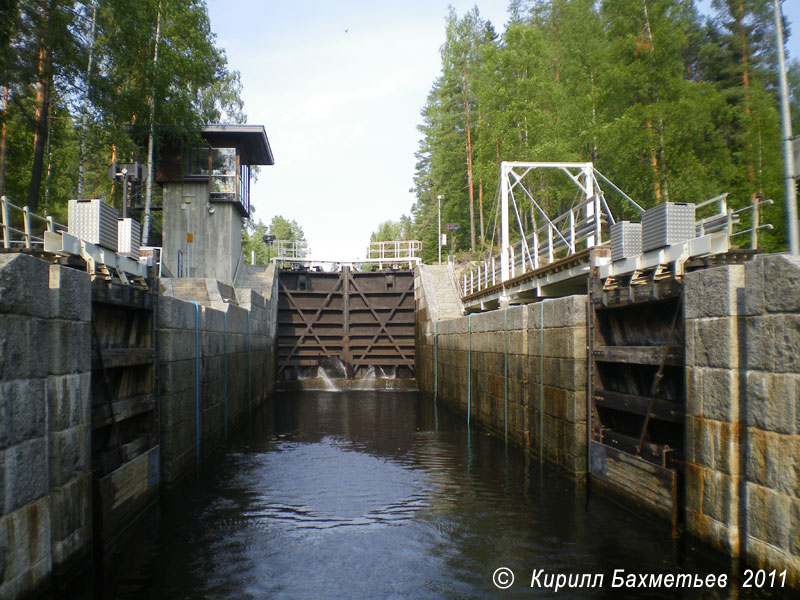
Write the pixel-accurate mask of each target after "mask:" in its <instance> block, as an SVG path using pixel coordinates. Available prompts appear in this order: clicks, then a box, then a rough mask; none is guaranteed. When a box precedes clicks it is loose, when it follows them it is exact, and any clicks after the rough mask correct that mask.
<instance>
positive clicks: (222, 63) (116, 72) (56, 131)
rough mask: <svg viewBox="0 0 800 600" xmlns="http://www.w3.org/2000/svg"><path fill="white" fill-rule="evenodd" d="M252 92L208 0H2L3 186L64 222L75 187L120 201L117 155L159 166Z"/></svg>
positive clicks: (81, 193)
mask: <svg viewBox="0 0 800 600" xmlns="http://www.w3.org/2000/svg"><path fill="white" fill-rule="evenodd" d="M240 91H241V84H240V81H239V75H238V73H237V72H236V71H232V70H230V69H229V68H228V66H227V60H226V57H225V52H224V51H223V50H222V49H220V48H218V47H217V46H216V45H215V38H214V34H213V33H212V32H211V28H210V25H209V19H208V13H207V9H206V4H205V2H204V1H203V0H139V1H138V2H128V1H123V0H84V1H64V0H2V2H0V95H2V112H0V127H2V130H1V131H0V194H6V195H7V196H8V197H9V198H10V199H11V200H12V201H13V202H14V203H16V204H18V205H22V204H26V205H27V206H29V207H30V208H31V209H32V210H33V211H34V212H38V213H40V214H52V215H54V216H55V217H56V218H57V220H59V221H61V222H66V214H65V213H66V203H67V200H68V199H70V198H98V197H107V198H108V199H110V200H111V201H113V202H115V204H116V205H117V206H118V207H119V206H120V197H121V185H120V184H119V183H116V184H114V183H113V182H112V181H111V180H110V179H109V178H108V177H107V175H106V173H107V170H108V166H109V164H110V163H112V162H114V161H118V162H140V163H142V164H143V165H147V166H148V167H151V165H152V164H153V162H154V161H153V158H155V161H156V163H157V160H158V158H157V155H158V149H159V148H160V147H162V146H163V145H164V144H165V143H170V144H173V145H175V144H180V145H184V144H189V143H192V141H193V140H194V139H195V138H194V137H193V136H195V135H197V133H196V132H197V131H199V128H200V126H202V125H203V124H206V123H212V122H213V123H219V122H236V123H241V122H244V121H245V115H244V114H243V113H242V107H243V105H242V101H241V98H240V95H239V94H240ZM147 170H148V171H150V173H149V175H150V176H149V177H148V179H147V182H145V183H143V184H141V185H138V186H136V189H135V190H134V191H135V193H136V198H135V199H134V204H136V205H137V206H138V208H139V211H141V210H142V209H143V207H144V206H146V205H149V204H150V201H151V197H152V195H154V194H156V195H157V194H158V187H159V186H157V185H152V180H153V177H152V175H153V173H152V168H148V169H147ZM157 226H158V222H157V220H156V222H155V223H154V227H157ZM143 235H144V234H143ZM143 241H144V240H143Z"/></svg>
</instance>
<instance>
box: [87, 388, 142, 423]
mask: <svg viewBox="0 0 800 600" xmlns="http://www.w3.org/2000/svg"><path fill="white" fill-rule="evenodd" d="M155 406H156V394H155V392H151V393H149V394H137V395H136V396H129V397H127V398H121V399H120V400H115V401H114V402H113V403H112V408H113V410H114V421H115V422H117V423H119V422H121V421H124V420H126V419H130V418H131V417H134V416H136V415H140V414H142V413H146V412H148V411H151V410H153V409H155ZM111 422H112V420H111V415H110V413H109V408H108V403H103V404H100V405H97V406H92V429H99V428H100V427H105V426H107V425H111Z"/></svg>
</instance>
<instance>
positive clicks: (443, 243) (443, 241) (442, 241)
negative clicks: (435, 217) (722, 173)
mask: <svg viewBox="0 0 800 600" xmlns="http://www.w3.org/2000/svg"><path fill="white" fill-rule="evenodd" d="M439 245H440V246H447V234H446V233H443V234H442V237H441V239H440V240H439Z"/></svg>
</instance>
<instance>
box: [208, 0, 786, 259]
mask: <svg viewBox="0 0 800 600" xmlns="http://www.w3.org/2000/svg"><path fill="white" fill-rule="evenodd" d="M475 4H477V5H478V7H479V9H480V12H481V15H482V16H483V17H484V18H488V19H489V20H491V21H492V23H493V24H494V26H495V29H496V30H497V31H498V33H501V32H502V30H503V28H504V25H505V22H506V7H507V5H508V0H479V1H478V2H475V1H474V0H473V1H466V0H461V1H457V0H450V1H447V0H405V1H403V2H397V1H396V0H395V1H392V2H389V1H386V0H340V1H338V2H315V1H308V0H306V2H288V1H286V0H281V1H274V0H269V1H264V0H260V1H256V0H208V9H209V16H210V19H211V29H212V31H214V32H215V33H216V34H217V42H218V45H219V46H220V47H222V48H224V49H225V51H226V52H227V55H228V64H229V66H230V68H231V69H236V70H238V71H239V72H240V73H241V77H242V83H243V86H244V90H243V93H242V97H243V99H244V103H245V108H244V110H245V113H246V114H247V116H248V123H251V124H258V125H264V127H265V128H266V131H267V137H268V138H269V141H270V145H271V147H272V152H273V154H274V156H275V165H274V166H272V167H263V168H262V171H261V174H260V176H259V179H258V182H256V183H255V184H253V185H252V187H251V191H250V200H251V203H252V204H253V205H254V206H255V209H256V212H255V215H254V217H255V219H256V220H258V219H261V220H262V221H264V222H265V223H268V222H269V221H270V220H271V218H272V217H273V216H274V215H276V214H280V215H283V216H284V217H286V218H288V219H294V220H296V221H297V222H298V223H299V224H300V226H301V227H302V228H303V230H304V231H305V233H306V238H307V239H308V240H309V245H310V248H311V251H312V256H313V257H314V258H316V259H318V260H324V259H328V260H352V259H356V258H362V257H363V256H364V250H365V249H366V247H367V244H368V242H369V236H370V234H371V233H372V232H373V231H375V230H376V229H377V226H378V224H379V223H380V222H382V221H385V220H387V219H393V220H396V219H398V218H399V217H400V215H402V214H404V213H406V214H407V213H409V211H410V210H411V205H412V204H413V203H414V201H415V198H414V195H413V194H412V193H410V192H409V189H410V188H411V187H412V185H413V175H414V164H415V158H414V152H415V151H416V150H417V148H418V142H419V138H420V135H419V132H418V131H417V125H419V124H420V123H421V121H422V119H421V116H420V110H421V109H422V107H423V106H424V104H425V100H426V98H427V95H428V92H429V91H430V88H431V86H432V84H433V81H434V79H435V78H436V76H437V75H438V74H439V72H440V70H441V60H440V56H439V48H440V46H441V45H442V43H443V42H444V27H445V16H446V15H447V9H448V5H452V6H454V7H455V9H456V11H457V12H458V14H459V15H463V14H464V13H465V12H466V11H468V10H469V9H470V8H471V7H472V6H474V5H475ZM783 11H784V14H785V15H786V16H787V18H788V19H789V21H790V22H791V23H793V24H794V23H800V0H787V1H786V2H784V5H783ZM798 27H800V26H798ZM797 31H798V33H797V34H796V35H795V36H794V38H793V39H792V40H790V44H789V51H790V53H791V55H792V56H800V42H799V41H798V40H800V29H798V30H797ZM797 133H800V132H795V134H797ZM542 159H543V160H555V159H556V157H553V158H552V159H548V158H547V157H542Z"/></svg>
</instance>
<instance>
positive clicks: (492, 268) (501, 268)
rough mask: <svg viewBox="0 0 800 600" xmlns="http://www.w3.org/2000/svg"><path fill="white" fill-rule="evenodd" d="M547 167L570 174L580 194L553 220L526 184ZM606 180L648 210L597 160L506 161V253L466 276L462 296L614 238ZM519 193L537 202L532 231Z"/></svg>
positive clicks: (490, 258)
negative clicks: (514, 234) (513, 234)
mask: <svg viewBox="0 0 800 600" xmlns="http://www.w3.org/2000/svg"><path fill="white" fill-rule="evenodd" d="M545 169H547V170H551V171H556V172H558V173H561V174H563V175H565V176H566V177H567V179H568V181H570V182H571V183H572V184H573V185H574V186H575V187H576V188H577V190H578V191H577V194H578V195H579V196H580V200H579V201H577V202H576V203H575V205H574V206H572V207H571V208H570V209H569V210H567V211H565V212H563V213H562V214H560V215H558V216H557V217H555V218H553V219H551V218H550V217H549V215H548V214H547V211H546V210H545V208H544V207H543V206H542V205H541V204H540V202H538V201H537V199H536V197H535V193H534V192H533V191H531V189H529V187H530V184H529V183H526V182H530V178H528V179H527V180H526V176H528V175H529V174H532V173H537V172H539V171H541V170H545ZM601 180H602V181H603V182H604V184H606V185H608V186H609V187H610V188H611V189H612V190H613V191H614V192H615V193H617V194H618V195H619V196H621V197H622V198H623V199H624V201H625V202H627V204H629V205H630V206H632V207H633V208H634V209H635V210H638V211H639V212H640V213H641V212H643V209H642V207H641V206H639V205H638V204H637V203H636V202H634V201H633V200H632V199H631V198H630V197H629V196H627V195H626V194H625V193H624V192H623V191H622V190H620V189H619V188H618V187H617V186H615V185H614V184H613V183H612V182H611V181H610V180H609V179H608V178H607V177H605V176H604V175H603V174H602V173H600V172H599V171H597V169H595V168H594V165H593V164H592V163H549V162H532V163H527V162H503V163H501V165H500V192H501V208H500V215H501V219H502V220H501V227H502V239H501V249H500V252H498V253H495V254H491V255H489V256H487V257H486V258H484V259H483V260H482V261H480V262H479V264H478V265H477V266H476V267H474V268H472V269H470V270H469V271H468V272H467V273H465V274H464V275H463V280H462V281H461V282H460V287H461V292H462V295H465V296H467V295H470V294H474V293H476V292H479V291H481V290H483V289H485V288H487V287H492V286H495V285H498V284H500V283H503V282H504V281H508V280H509V279H513V278H514V277H517V276H519V275H522V274H524V273H527V272H530V271H535V270H537V269H540V268H542V267H544V266H546V265H548V264H550V263H553V262H555V261H556V260H559V259H561V258H564V257H567V256H570V255H573V254H577V253H578V252H580V251H582V250H583V249H585V248H591V247H593V246H596V245H598V244H601V243H602V242H603V239H604V237H605V238H607V237H608V234H607V228H608V225H613V224H614V222H615V220H614V216H613V214H612V213H611V209H610V208H609V206H608V203H607V202H606V199H605V196H604V194H603V190H602V189H601V187H600V181H601ZM526 186H527V187H526ZM515 191H516V194H515ZM516 196H519V202H525V203H526V205H527V204H529V205H530V206H531V214H530V219H531V221H532V231H530V232H526V230H525V226H524V223H523V221H524V220H523V218H522V217H521V216H520V209H519V206H518V201H517V197H516ZM512 220H515V221H516V225H517V228H518V232H519V236H520V237H519V239H518V240H517V241H516V242H513V243H512V242H511V241H510V235H509V224H510V222H511V221H512Z"/></svg>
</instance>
